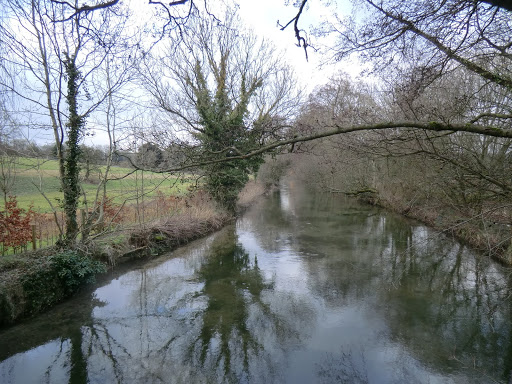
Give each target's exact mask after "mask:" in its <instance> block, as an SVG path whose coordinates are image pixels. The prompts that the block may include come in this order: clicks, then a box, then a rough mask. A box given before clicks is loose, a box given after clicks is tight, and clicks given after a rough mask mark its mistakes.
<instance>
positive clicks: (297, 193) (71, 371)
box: [0, 187, 512, 384]
mask: <svg viewBox="0 0 512 384" xmlns="http://www.w3.org/2000/svg"><path fill="white" fill-rule="evenodd" d="M290 189H292V190H293V189H294V188H293V187H290ZM290 189H288V188H285V189H283V190H282V191H281V192H280V193H278V194H276V195H274V196H273V197H272V198H270V199H268V200H266V201H263V202H262V203H261V204H258V205H257V206H255V207H254V208H253V209H251V210H250V211H249V212H247V213H246V214H245V216H244V217H243V218H242V219H240V220H239V221H238V222H237V224H236V225H234V226H231V227H228V228H225V229H224V230H222V231H220V232H219V233H217V234H215V235H213V236H211V237H209V238H207V239H204V240H200V241H198V242H195V243H193V244H191V245H189V246H187V247H184V248H183V249H180V250H177V251H175V252H173V253H171V254H169V255H167V256H165V257H162V258H159V259H158V260H154V261H151V262H149V263H148V264H146V265H144V266H143V267H139V268H138V269H135V270H133V271H130V272H127V273H125V274H123V275H121V276H119V277H117V278H115V279H113V280H112V281H110V282H109V283H108V284H106V285H104V286H102V287H99V288H98V289H96V290H95V292H94V294H93V296H94V297H93V300H91V298H90V297H83V298H78V299H76V300H73V301H71V302H69V303H66V304H65V305H64V306H61V307H59V308H57V309H55V310H54V311H52V312H51V313H48V314H45V315H42V316H40V317H38V318H37V319H34V320H32V321H29V322H27V323H25V324H22V325H20V326H17V327H13V328H10V329H7V330H4V331H3V332H1V333H0V346H1V347H0V360H2V361H1V362H0V382H2V383H24V384H25V383H31V382H33V383H40V382H49V383H61V382H72V383H80V382H90V383H105V382H121V383H141V382H144V383H159V382H163V383H185V382H186V383H188V384H190V383H209V382H211V383H220V382H226V383H270V382H272V383H278V382H283V383H315V382H317V383H332V382H347V383H400V382H402V383H411V382H415V383H459V382H464V383H481V382H493V380H494V381H496V382H507V381H508V380H509V377H510V370H511V368H512V343H511V333H510V331H511V327H512V321H511V320H512V319H511V318H510V314H511V310H510V309H511V307H510V294H511V291H510V281H509V278H508V274H507V273H506V271H503V270H502V268H501V267H499V266H497V265H496V264H493V263H492V262H489V260H487V259H486V258H485V257H482V256H476V255H474V254H473V253H471V252H470V251H469V250H467V249H466V247H464V246H463V245H461V244H458V243H456V242H453V241H451V240H449V239H446V238H443V237H439V236H435V235H434V234H433V233H432V232H431V231H429V230H428V229H426V228H425V227H423V226H421V225H418V224H415V223H411V222H408V221H405V220H403V219H401V218H399V217H396V216H394V215H391V214H389V213H385V212H382V211H379V210H376V209H373V208H370V207H367V206H361V205H358V204H356V203H354V202H353V201H350V200H344V199H342V198H339V197H335V196H326V195H318V194H317V195H312V194H310V193H306V192H304V191H301V190H298V189H297V190H293V191H292V192H290Z"/></svg>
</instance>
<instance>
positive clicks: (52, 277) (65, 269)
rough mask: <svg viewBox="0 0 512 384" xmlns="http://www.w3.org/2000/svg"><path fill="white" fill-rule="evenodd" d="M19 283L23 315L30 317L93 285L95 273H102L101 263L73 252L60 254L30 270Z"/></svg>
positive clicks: (103, 269)
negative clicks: (23, 304) (80, 289)
mask: <svg viewBox="0 0 512 384" xmlns="http://www.w3.org/2000/svg"><path fill="white" fill-rule="evenodd" d="M31 269H32V271H31V272H29V273H27V274H26V275H25V276H24V278H23V281H22V286H23V295H24V297H25V302H26V308H25V311H24V313H25V314H34V313H37V312H40V311H41V310H44V309H46V308H48V307H50V306H52V305H54V304H56V303H58V302H60V301H62V300H63V299H65V298H67V297H70V296H71V295H72V294H73V293H75V292H76V291H78V289H79V288H80V287H81V286H83V285H85V284H87V283H92V282H94V278H95V274H97V273H103V272H106V267H105V265H104V264H103V263H101V262H99V261H97V260H93V259H91V258H90V257H88V256H86V255H84V254H82V253H80V252H77V251H73V250H70V251H64V252H61V253H58V254H56V255H53V256H50V257H49V258H48V259H46V261H45V262H41V263H36V264H35V265H33V266H32V267H31Z"/></svg>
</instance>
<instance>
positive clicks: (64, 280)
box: [50, 251, 106, 295]
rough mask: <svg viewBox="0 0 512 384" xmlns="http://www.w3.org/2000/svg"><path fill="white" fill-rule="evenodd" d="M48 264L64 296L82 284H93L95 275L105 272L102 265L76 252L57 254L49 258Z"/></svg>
mask: <svg viewBox="0 0 512 384" xmlns="http://www.w3.org/2000/svg"><path fill="white" fill-rule="evenodd" d="M50 262H51V266H52V269H53V270H54V271H55V272H56V274H57V276H58V278H59V280H60V282H61V285H62V286H63V287H64V291H65V294H66V295H71V294H73V293H74V292H76V291H77V290H78V288H80V286H82V285H84V284H88V283H93V282H94V281H95V278H94V276H95V275H96V274H97V273H104V272H106V267H105V265H104V264H103V263H101V262H100V261H97V260H93V259H91V258H90V257H88V256H86V255H84V254H81V253H79V252H77V251H66V252H62V253H58V254H56V255H54V256H51V257H50Z"/></svg>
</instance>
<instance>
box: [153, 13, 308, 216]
mask: <svg viewBox="0 0 512 384" xmlns="http://www.w3.org/2000/svg"><path fill="white" fill-rule="evenodd" d="M223 19H224V23H223V24H221V25H218V23H217V22H216V20H215V19H213V18H211V17H209V16H204V17H203V18H202V19H200V20H199V21H198V22H197V23H194V24H193V25H192V24H189V31H188V32H187V34H186V35H185V36H183V39H182V41H180V42H179V44H176V45H174V46H172V45H171V46H170V47H168V48H167V49H166V52H169V54H168V55H165V56H164V57H162V58H161V59H160V60H159V65H158V66H156V65H155V64H154V63H155V61H151V62H148V63H147V64H146V67H145V68H144V74H145V76H146V82H145V84H146V86H147V87H148V90H149V91H150V92H151V94H152V95H153V97H154V99H155V101H156V103H157V104H158V106H159V108H160V109H161V110H163V111H165V112H166V113H168V114H169V116H170V118H171V121H172V123H173V127H174V129H175V132H181V133H178V135H180V134H181V135H182V137H186V138H187V140H188V142H186V143H183V142H182V144H185V145H186V147H187V151H188V154H189V155H188V156H187V159H188V161H189V164H195V163H204V166H203V167H202V168H203V171H204V177H205V178H206V187H207V189H208V190H209V192H210V193H211V194H212V195H213V196H214V197H216V199H217V200H219V202H221V203H223V204H224V205H225V206H226V207H227V208H229V209H234V202H235V201H236V196H237V195H238V192H239V191H240V189H241V188H242V187H243V185H244V184H245V183H246V182H247V180H248V174H249V173H250V172H253V171H255V170H256V169H257V167H258V164H259V163H260V162H261V156H252V157H251V159H250V160H243V159H235V157H236V156H239V155H241V154H243V153H246V152H247V151H250V150H251V149H253V148H257V147H259V146H261V145H262V144H264V143H266V142H268V141H269V140H275V139H276V138H280V137H282V135H283V133H284V129H285V128H286V124H285V123H286V121H287V119H288V118H289V117H290V116H291V115H292V114H293V113H294V110H295V109H296V107H297V103H298V101H299V100H300V92H298V91H297V90H296V87H295V83H294V79H293V74H292V72H291V70H290V68H289V67H287V66H286V65H285V64H284V63H283V62H282V59H281V58H280V57H279V56H278V55H277V53H276V51H275V49H274V48H273V47H272V46H271V45H270V44H268V43H267V42H266V41H264V40H261V39H258V38H256V37H255V36H254V34H252V33H250V32H248V31H245V30H244V29H243V27H242V26H241V24H240V21H239V20H238V18H237V16H236V15H235V13H234V11H232V10H229V9H228V10H227V13H226V15H225V17H224V18H223ZM183 135H184V136H183ZM224 159H229V160H235V161H230V164H227V162H225V161H224ZM206 163H209V165H206ZM222 163H225V164H222ZM182 166H188V164H182Z"/></svg>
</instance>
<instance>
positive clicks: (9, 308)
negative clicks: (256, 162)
mask: <svg viewBox="0 0 512 384" xmlns="http://www.w3.org/2000/svg"><path fill="white" fill-rule="evenodd" d="M264 193H265V190H264V188H263V187H262V186H261V185H260V184H259V183H257V182H255V181H251V182H250V183H249V184H248V185H247V186H246V188H245V189H244V190H243V191H242V192H241V194H240V198H239V201H240V204H239V205H240V210H243V209H245V208H247V207H248V206H250V205H251V204H252V203H253V202H254V201H256V200H257V199H258V198H259V197H260V196H262V195H263V194H264ZM232 220H234V217H233V216H232V215H230V214H228V213H227V212H225V211H224V210H222V209H221V208H219V207H218V206H217V205H216V204H215V202H214V201H212V199H211V198H209V197H208V196H207V195H205V194H203V193H195V194H194V195H193V196H189V198H187V200H186V202H185V203H184V205H183V207H182V208H181V209H180V210H177V211H176V212H175V213H174V214H172V215H170V216H169V217H166V218H163V219H160V220H158V221H155V222H152V223H147V224H145V225H142V226H141V227H139V228H129V229H126V230H123V231H118V232H113V233H109V234H106V235H104V236H102V237H98V238H96V239H94V240H93V241H90V242H88V243H87V244H79V245H78V246H77V247H76V248H75V249H73V250H72V251H62V250H59V249H57V248H56V247H48V248H45V249H40V250H38V251H35V252H27V253H25V254H18V255H14V257H11V258H10V259H9V260H7V259H6V260H3V263H2V264H0V327H5V326H9V325H13V324H15V323H17V322H19V321H21V320H23V319H25V318H29V317H32V316H34V315H36V314H38V313H41V312H43V311H46V310H48V309H49V308H51V307H52V306H54V305H56V304H58V303H60V302H62V301H64V300H66V299H67V298H69V297H71V296H73V295H74V294H75V293H76V292H77V291H79V290H80V289H81V288H82V287H83V286H84V285H86V284H88V283H91V282H92V281H94V278H95V276H97V275H98V274H101V273H105V272H106V271H112V270H113V269H115V268H116V266H118V265H120V264H124V263H127V262H130V261H133V260H141V259H150V258H153V257H156V256H158V255H160V254H162V253H166V252H169V251H172V250H174V249H176V248H177V247H179V246H181V245H184V244H186V243H188V242H190V241H193V240H195V239H198V238H201V237H204V236H207V235H209V234H211V233H213V232H215V231H217V230H219V229H221V228H222V227H223V226H225V225H226V224H227V223H229V222H231V221H232Z"/></svg>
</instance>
